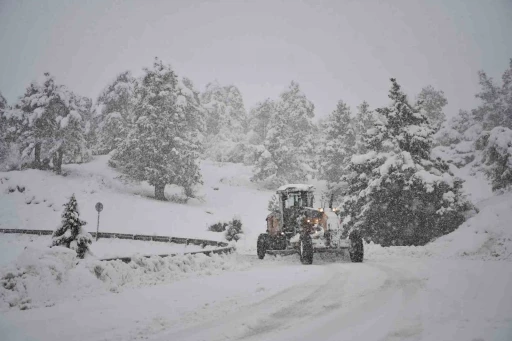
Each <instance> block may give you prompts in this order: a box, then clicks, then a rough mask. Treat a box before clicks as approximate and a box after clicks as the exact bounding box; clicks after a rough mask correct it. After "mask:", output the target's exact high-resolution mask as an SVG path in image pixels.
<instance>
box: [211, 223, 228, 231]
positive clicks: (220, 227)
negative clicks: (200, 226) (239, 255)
mask: <svg viewBox="0 0 512 341" xmlns="http://www.w3.org/2000/svg"><path fill="white" fill-rule="evenodd" d="M227 226H228V223H223V222H220V221H219V222H218V223H215V224H213V225H210V226H209V227H208V231H211V232H224V231H226V227H227Z"/></svg>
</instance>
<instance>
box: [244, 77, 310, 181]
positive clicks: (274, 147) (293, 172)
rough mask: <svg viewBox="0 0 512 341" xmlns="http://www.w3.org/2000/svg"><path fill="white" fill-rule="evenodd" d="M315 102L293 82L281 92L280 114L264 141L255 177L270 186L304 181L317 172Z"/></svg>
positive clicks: (278, 111)
mask: <svg viewBox="0 0 512 341" xmlns="http://www.w3.org/2000/svg"><path fill="white" fill-rule="evenodd" d="M313 117H314V105H313V103H311V102H310V101H309V100H308V99H307V98H306V96H305V95H304V94H303V93H302V92H301V91H300V88H299V85H298V84H297V83H295V82H292V83H291V85H290V87H289V89H288V90H287V91H285V92H283V93H282V94H281V95H280V99H279V102H278V103H277V105H276V114H275V116H274V119H273V120H272V122H271V128H270V130H269V131H268V133H267V138H266V140H265V142H264V147H265V150H264V152H263V153H262V154H261V156H260V158H259V159H258V161H257V163H256V165H255V168H254V175H253V177H252V179H253V181H258V182H262V183H263V184H264V185H265V186H267V187H269V188H274V187H276V186H279V185H282V184H284V183H293V182H295V183H296V182H304V181H306V179H307V175H308V174H311V173H313V172H314V170H313V169H312V167H311V163H312V162H311V160H312V154H313V153H314V145H313V136H312V132H313V131H314V124H313V122H312V118H313Z"/></svg>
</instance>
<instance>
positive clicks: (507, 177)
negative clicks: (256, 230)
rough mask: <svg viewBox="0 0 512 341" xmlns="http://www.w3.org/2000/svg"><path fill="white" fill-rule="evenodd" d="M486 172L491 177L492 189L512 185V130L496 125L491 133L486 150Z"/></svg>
mask: <svg viewBox="0 0 512 341" xmlns="http://www.w3.org/2000/svg"><path fill="white" fill-rule="evenodd" d="M484 162H485V164H486V169H485V170H486V173H487V175H488V176H489V178H490V179H491V182H492V190H493V191H496V190H499V189H506V188H510V187H511V186H512V130H511V129H508V128H506V127H496V128H494V129H493V130H491V132H490V133H489V137H488V140H487V146H486V149H485V150H484Z"/></svg>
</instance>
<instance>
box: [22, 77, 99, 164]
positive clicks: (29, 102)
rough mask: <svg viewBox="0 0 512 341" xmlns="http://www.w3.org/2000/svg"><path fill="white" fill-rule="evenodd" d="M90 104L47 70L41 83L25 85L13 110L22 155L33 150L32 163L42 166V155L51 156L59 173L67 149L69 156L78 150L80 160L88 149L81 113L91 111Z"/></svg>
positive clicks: (75, 153)
mask: <svg viewBox="0 0 512 341" xmlns="http://www.w3.org/2000/svg"><path fill="white" fill-rule="evenodd" d="M90 106H91V101H90V100H89V99H86V98H83V97H80V96H77V95H75V94H73V93H72V92H71V91H69V90H68V89H67V88H66V87H65V86H63V85H58V84H56V83H55V79H54V78H53V77H52V76H51V75H50V74H49V73H45V81H44V83H43V84H42V85H40V84H37V83H32V84H31V85H30V86H29V87H28V88H27V90H26V91H25V95H24V96H23V97H22V98H21V99H20V101H19V102H18V103H17V104H16V107H15V109H14V110H12V111H13V112H15V111H17V112H19V114H18V116H19V117H18V119H17V120H18V121H19V122H20V124H19V125H18V126H19V127H18V129H17V130H18V131H17V134H16V135H17V142H18V143H19V144H20V145H21V148H22V150H23V155H25V156H28V155H31V154H32V153H33V154H34V162H33V164H32V166H33V167H35V168H43V166H44V165H43V163H42V162H41V159H43V158H44V159H46V160H49V159H50V158H53V161H54V169H55V170H56V171H57V173H60V171H61V165H62V160H63V157H64V155H65V154H66V153H68V155H69V156H70V158H71V156H73V155H77V154H80V155H81V158H82V161H83V159H84V156H85V155H86V154H87V150H86V145H85V143H84V141H85V139H84V133H85V121H84V119H83V118H82V115H86V116H88V115H90V114H89V112H90ZM13 116H15V115H13ZM48 162H49V161H48Z"/></svg>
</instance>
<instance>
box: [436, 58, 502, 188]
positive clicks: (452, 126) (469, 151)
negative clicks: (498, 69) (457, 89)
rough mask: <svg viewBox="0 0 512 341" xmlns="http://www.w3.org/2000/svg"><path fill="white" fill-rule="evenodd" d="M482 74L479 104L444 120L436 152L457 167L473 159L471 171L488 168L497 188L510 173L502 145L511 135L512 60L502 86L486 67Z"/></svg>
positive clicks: (480, 75) (486, 169) (480, 73)
mask: <svg viewBox="0 0 512 341" xmlns="http://www.w3.org/2000/svg"><path fill="white" fill-rule="evenodd" d="M479 77H480V86H481V91H480V92H479V93H478V94H477V95H476V97H477V98H479V99H480V101H481V103H480V105H479V106H478V107H477V108H476V109H473V110H471V112H470V113H469V112H467V111H462V110H461V111H460V112H459V114H458V115H457V116H455V117H454V118H452V119H451V120H449V121H448V122H445V124H443V127H442V128H441V130H440V131H439V132H438V133H437V134H436V135H435V139H436V141H437V143H438V144H440V146H437V147H436V148H435V149H434V151H433V152H434V153H435V154H436V155H437V156H439V157H441V158H442V159H443V160H446V161H448V162H452V163H453V164H454V165H456V166H457V167H462V166H465V165H467V164H469V163H472V164H471V167H472V171H473V172H478V171H484V172H486V173H487V174H488V175H489V177H490V179H491V181H492V183H493V187H494V188H495V189H498V188H502V187H501V185H500V183H502V179H500V178H499V177H501V176H504V177H505V178H506V177H507V175H506V174H507V172H506V171H505V170H504V169H503V166H504V165H505V164H506V163H507V162H506V161H504V160H505V159H506V157H505V155H506V154H504V149H503V146H505V145H506V139H507V136H509V135H508V133H507V129H512V60H511V62H510V66H509V68H508V69H507V70H506V71H505V72H504V73H503V76H502V81H503V83H502V84H501V86H500V85H498V84H496V83H495V82H494V80H493V79H492V78H490V77H488V76H487V75H486V74H485V72H483V71H480V72H479ZM491 135H492V139H491ZM490 140H492V143H491V144H489V141H490ZM500 150H501V152H499V151H500ZM500 155H501V156H500ZM502 169H503V171H502ZM505 182H506V181H505Z"/></svg>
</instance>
